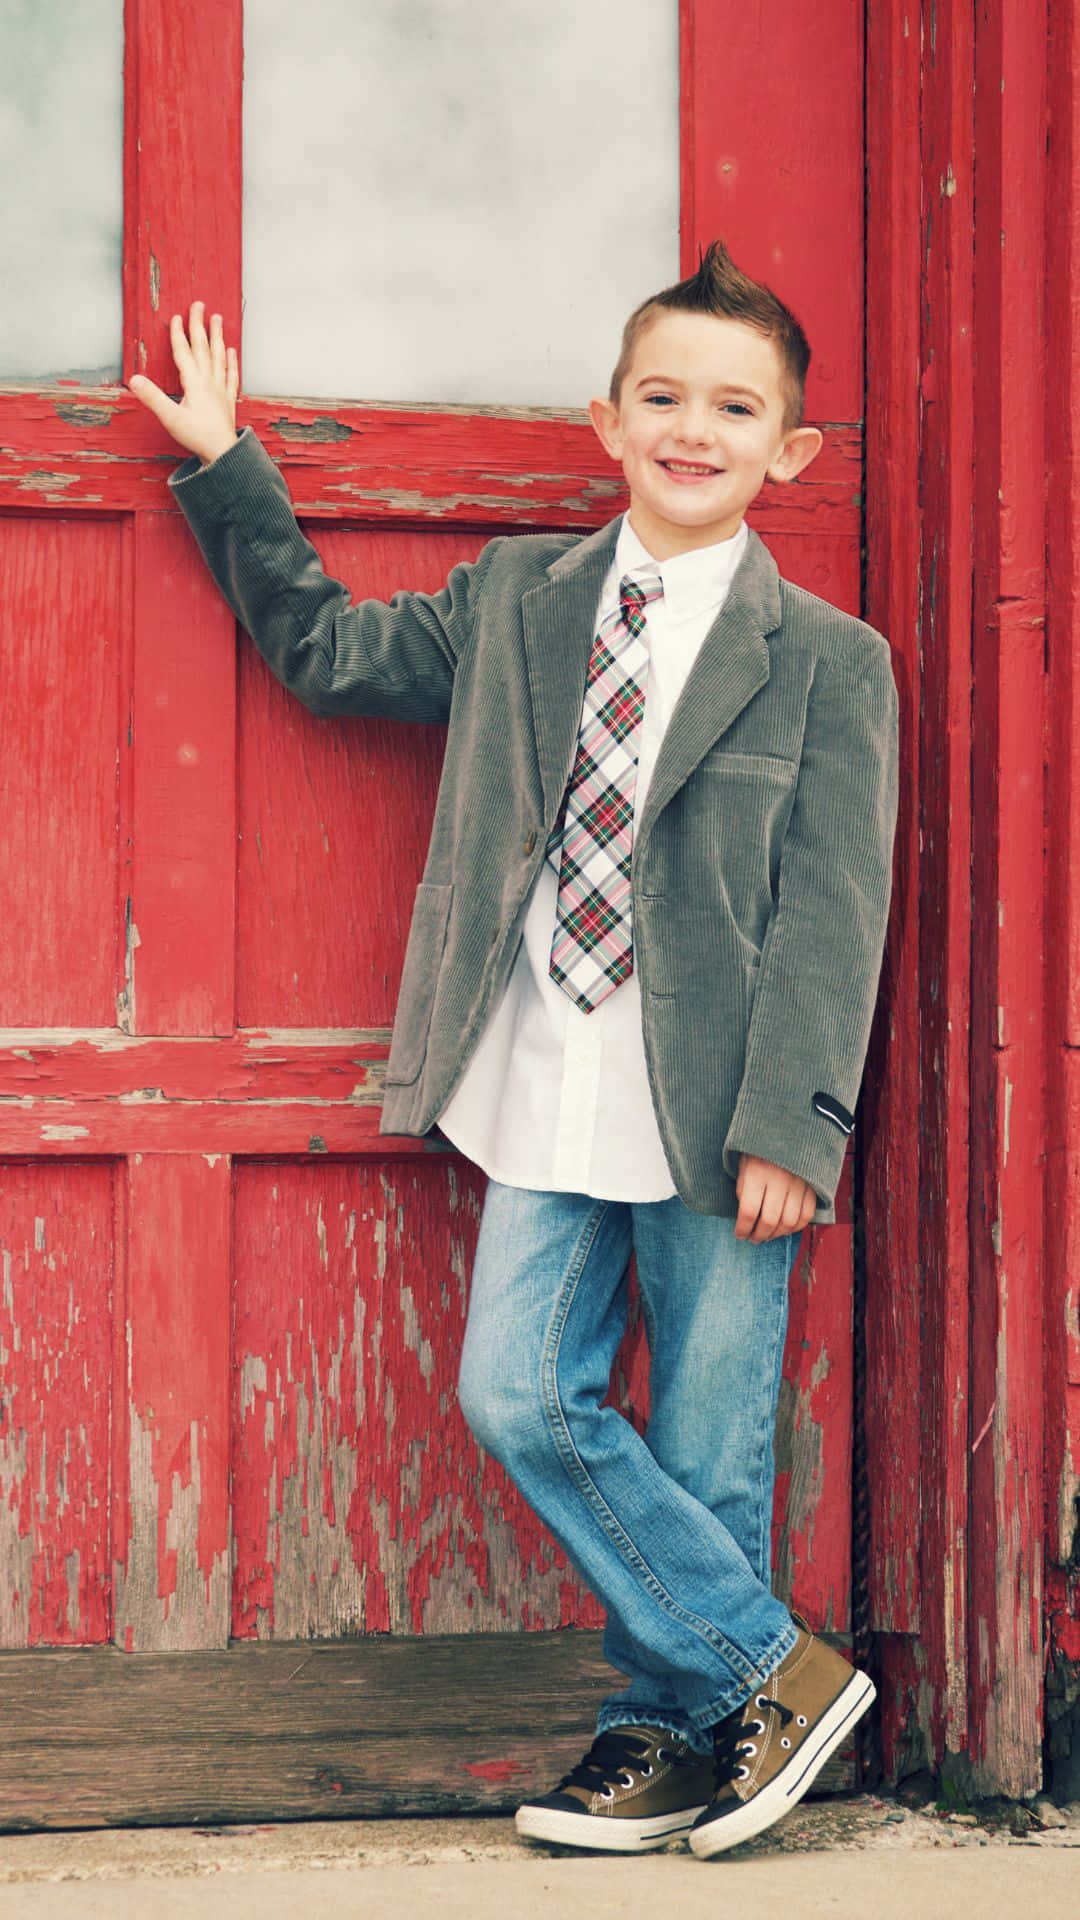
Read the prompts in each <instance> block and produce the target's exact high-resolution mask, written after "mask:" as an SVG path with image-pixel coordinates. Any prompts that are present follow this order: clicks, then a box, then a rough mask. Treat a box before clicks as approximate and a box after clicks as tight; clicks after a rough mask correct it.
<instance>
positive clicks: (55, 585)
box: [0, 517, 124, 1026]
mask: <svg viewBox="0 0 1080 1920" xmlns="http://www.w3.org/2000/svg"><path fill="white" fill-rule="evenodd" d="M0 572H2V576H3V581H4V590H3V594H2V595H0V654H2V658H3V672H2V673H0V739H2V740H3V743H4V749H3V750H4V772H3V800H4V827H3V833H2V835H0V902H2V912H0V953H2V956H3V964H2V966H0V1022H2V1023H3V1024H5V1025H10V1026H23V1025H27V1026H45V1025H55V1026H68V1025H70V1026H77V1025H80V1024H83V1025H87V1026H104V1025H106V1024H111V1023H112V1022H113V1020H114V1019H115V1017H116V999H117V993H118V991H119V985H120V977H121V976H120V975H119V947H120V940H119V925H118V904H117V903H118V886H119V879H118V865H119V858H118V843H119V834H120V819H119V806H120V797H119V782H118V763H119V756H120V739H121V710H120V702H121V635H122V632H123V625H124V623H123V618H122V604H123V590H122V582H123V562H122V552H121V533H120V528H119V527H118V526H117V525H116V524H115V522H111V521H107V520H83V521H79V520H71V519H67V518H64V519H44V518H36V517H35V518H25V519H0Z"/></svg>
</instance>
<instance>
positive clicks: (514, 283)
mask: <svg viewBox="0 0 1080 1920" xmlns="http://www.w3.org/2000/svg"><path fill="white" fill-rule="evenodd" d="M244 62H245V100H244V170H245V188H244V295H245V305H244V331H243V340H242V360H241V378H242V381H243V385H244V389H245V391H247V392H249V393H264V394H290V395H298V396H299V395H307V396H311V397H319V396H322V397H327V396H333V397H336V398H352V399H371V400H384V401H395V400H397V401H430V402H448V403H451V404H452V403H455V402H457V403H462V402H464V403H469V404H485V403H486V404H489V405H499V404H503V405H509V406H513V405H525V406H530V405H531V406H551V407H566V406H571V407H574V406H583V405H584V404H585V403H586V401H587V400H588V399H589V397H590V395H591V394H593V393H595V392H597V391H606V388H607V383H608V380H609V378H610V375H611V369H612V367H613V365H614V363H615V359H616V356H617V352H618V344H619V334H620V331H621V328H622V324H623V321H624V320H625V319H626V316H627V314H628V313H629V312H630V310H631V308H632V307H634V306H635V305H636V304H637V303H638V301H639V300H642V299H644V298H645V296H646V295H647V294H649V293H652V292H654V291H656V290H657V289H658V288H659V287H662V286H667V285H669V284H670V283H671V282H672V281H673V280H675V279H677V278H678V272H679V248H678V228H679V192H678V185H679V181H678V176H679V164H678V6H677V4H676V0H304V4H303V5H302V6H297V4H296V0H246V5H245V8H244ZM208 296H209V290H208Z"/></svg>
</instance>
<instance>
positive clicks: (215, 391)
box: [128, 300, 240, 467]
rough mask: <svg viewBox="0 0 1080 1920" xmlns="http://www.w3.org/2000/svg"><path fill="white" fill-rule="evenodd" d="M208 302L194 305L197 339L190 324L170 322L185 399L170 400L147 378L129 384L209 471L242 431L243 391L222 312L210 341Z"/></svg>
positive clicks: (133, 379)
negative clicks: (206, 316) (239, 419)
mask: <svg viewBox="0 0 1080 1920" xmlns="http://www.w3.org/2000/svg"><path fill="white" fill-rule="evenodd" d="M205 311H206V307H205V302H204V301H202V300H193V301H192V303H191V311H190V315H189V329H190V333H191V339H190V341H189V340H188V337H187V334H186V333H185V332H184V322H183V320H182V319H181V316H180V315H179V314H178V313H174V314H173V317H172V319H171V320H170V322H169V339H170V341H171V343H172V355H173V359H174V360H175V362H176V368H177V372H178V373H179V375H180V385H181V387H182V388H183V393H184V397H183V399H182V400H179V401H177V400H170V398H169V396H168V394H167V393H163V392H162V391H161V388H160V387H158V386H155V385H154V382H153V381H152V380H148V379H147V377H146V375H145V374H144V373H133V374H132V376H131V379H130V380H129V381H128V386H129V387H130V389H131V391H132V393H133V394H134V395H135V398H136V400H141V401H142V403H143V406H144V407H149V409H150V412H151V413H152V414H155V415H156V417H157V418H158V419H159V420H160V421H161V424H162V426H163V427H165V428H166V430H167V431H168V432H169V433H171V434H172V437H173V439H174V440H177V441H179V443H180V445H181V446H182V447H186V448H187V451H188V452H189V453H197V454H198V456H199V459H200V460H201V461H202V463H203V466H204V467H207V466H209V464H210V462H211V460H216V459H217V457H218V454H219V453H224V452H226V450H227V449H228V448H229V447H231V446H233V445H234V444H235V442H236V439H237V432H236V396H237V393H238V392H239V389H240V367H239V362H238V360H237V354H236V348H235V347H226V345H225V336H224V332H223V329H222V320H221V315H220V313H212V314H211V315H210V335H209V338H207V333H206V325H205V321H204V317H203V316H204V314H205Z"/></svg>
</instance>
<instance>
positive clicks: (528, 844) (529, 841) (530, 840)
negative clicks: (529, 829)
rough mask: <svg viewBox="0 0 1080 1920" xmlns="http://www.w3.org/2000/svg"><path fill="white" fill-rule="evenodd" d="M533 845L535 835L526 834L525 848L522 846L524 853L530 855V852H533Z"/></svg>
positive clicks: (534, 843)
mask: <svg viewBox="0 0 1080 1920" xmlns="http://www.w3.org/2000/svg"><path fill="white" fill-rule="evenodd" d="M535 845H536V835H535V833H527V834H526V835H525V846H524V851H525V852H526V853H531V852H532V850H533V848H534V847H535Z"/></svg>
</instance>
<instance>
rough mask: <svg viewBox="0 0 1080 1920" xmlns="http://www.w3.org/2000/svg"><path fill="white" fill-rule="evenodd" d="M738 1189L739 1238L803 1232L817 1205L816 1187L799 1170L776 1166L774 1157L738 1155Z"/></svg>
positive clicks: (767, 1237)
mask: <svg viewBox="0 0 1080 1920" xmlns="http://www.w3.org/2000/svg"><path fill="white" fill-rule="evenodd" d="M735 1192H736V1195H737V1196H738V1201H739V1213H738V1218H737V1219H736V1221H735V1238H736V1239H737V1240H773V1239H775V1238H776V1236H777V1235H778V1234H781V1233H800V1232H801V1231H802V1229H803V1227H805V1226H808V1225H809V1223H810V1221H811V1220H812V1219H813V1217H814V1209H815V1207H816V1206H817V1194H816V1193H815V1192H814V1189H813V1187H811V1186H809V1185H808V1184H807V1182H806V1181H805V1180H803V1179H801V1178H800V1176H799V1175H798V1174H797V1173H789V1171H788V1169H787V1168H786V1167H777V1166H774V1165H773V1162H772V1161H771V1160H758V1159H756V1158H755V1156H754V1155H753V1154H752V1153H743V1154H740V1156H739V1177H738V1179H737V1180H736V1182H735Z"/></svg>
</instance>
